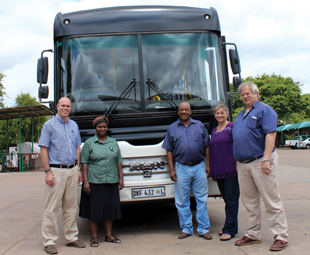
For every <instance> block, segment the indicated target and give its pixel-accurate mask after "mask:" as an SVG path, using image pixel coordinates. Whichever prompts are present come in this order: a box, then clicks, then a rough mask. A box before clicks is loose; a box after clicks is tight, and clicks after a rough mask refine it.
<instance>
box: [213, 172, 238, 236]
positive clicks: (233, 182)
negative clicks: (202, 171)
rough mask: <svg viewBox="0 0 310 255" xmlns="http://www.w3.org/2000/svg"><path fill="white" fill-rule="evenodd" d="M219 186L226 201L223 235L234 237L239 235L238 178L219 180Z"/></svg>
mask: <svg viewBox="0 0 310 255" xmlns="http://www.w3.org/2000/svg"><path fill="white" fill-rule="evenodd" d="M217 185H218V187H219V190H220V192H221V195H222V198H223V199H224V201H225V215H226V220H225V224H224V227H223V229H222V232H223V234H230V235H231V236H232V237H234V236H235V234H237V233H238V210H239V196H240V192H239V183H238V177H233V178H226V179H217Z"/></svg>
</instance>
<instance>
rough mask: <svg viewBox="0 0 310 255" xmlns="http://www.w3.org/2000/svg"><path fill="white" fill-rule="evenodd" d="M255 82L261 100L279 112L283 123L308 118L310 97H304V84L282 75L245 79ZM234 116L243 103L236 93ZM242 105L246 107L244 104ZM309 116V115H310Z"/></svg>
mask: <svg viewBox="0 0 310 255" xmlns="http://www.w3.org/2000/svg"><path fill="white" fill-rule="evenodd" d="M245 81H251V82H253V83H255V84H256V85H257V87H258V89H259V95H260V99H259V100H260V101H261V102H264V103H266V104H268V105H270V106H271V107H272V108H273V109H274V110H275V111H276V112H277V114H278V121H279V122H281V123H297V122H301V121H303V120H305V119H306V118H307V112H308V113H310V97H306V96H305V97H304V98H303V97H302V95H301V89H300V87H301V86H302V84H300V83H299V82H294V81H293V79H292V78H290V77H287V78H285V77H282V76H281V75H275V74H272V75H267V74H263V75H257V76H256V77H255V78H253V77H252V76H249V77H247V78H246V79H244V80H243V82H245ZM232 98H233V100H232V107H233V116H234V117H235V116H237V114H238V113H239V111H240V104H241V103H242V102H241V100H240V96H239V98H237V97H236V96H235V95H234V97H232ZM242 107H244V106H243V105H242ZM308 116H309V115H308Z"/></svg>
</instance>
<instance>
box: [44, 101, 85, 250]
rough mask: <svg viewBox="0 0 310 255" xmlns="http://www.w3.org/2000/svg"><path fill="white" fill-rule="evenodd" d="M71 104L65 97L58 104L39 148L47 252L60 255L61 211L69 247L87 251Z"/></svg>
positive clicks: (77, 141)
mask: <svg viewBox="0 0 310 255" xmlns="http://www.w3.org/2000/svg"><path fill="white" fill-rule="evenodd" d="M70 111H71V102H70V100H69V98H67V97H62V98H60V99H59V101H58V104H57V115H56V116H55V117H53V118H52V119H50V120H48V121H47V122H46V123H45V124H44V126H43V128H42V132H41V137H40V140H39V146H40V148H41V160H42V165H43V168H44V172H45V183H46V185H45V206H44V213H43V222H42V234H43V238H44V242H43V244H44V251H45V252H46V253H47V254H57V249H56V247H55V242H56V240H57V239H58V228H57V215H58V210H59V208H62V216H63V229H64V235H65V238H66V239H67V242H68V243H67V246H68V247H75V248H84V247H85V244H83V243H82V242H81V241H80V240H79V239H78V228H77V224H76V213H77V185H78V182H80V181H81V173H80V170H79V161H80V145H81V137H80V132H79V128H78V126H77V124H76V123H75V122H74V121H73V120H71V119H70V118H69V114H70Z"/></svg>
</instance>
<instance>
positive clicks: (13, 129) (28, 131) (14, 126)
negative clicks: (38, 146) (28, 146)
mask: <svg viewBox="0 0 310 255" xmlns="http://www.w3.org/2000/svg"><path fill="white" fill-rule="evenodd" d="M15 104H16V106H17V107H22V106H29V105H40V104H41V103H40V102H38V101H37V100H36V98H34V97H31V95H30V94H29V93H26V94H24V93H22V92H21V93H20V94H19V95H17V97H16V99H15ZM47 120H48V117H47V116H43V117H35V118H33V119H32V118H22V121H21V142H26V141H32V137H31V136H32V132H33V141H34V142H37V141H38V140H39V132H38V131H40V130H41V129H42V127H43V124H44V123H45V122H46V121H47ZM7 126H8V137H9V139H8V147H10V146H15V145H16V144H18V142H19V118H18V119H11V120H8V122H7V121H6V120H3V121H0V130H1V133H0V148H1V150H5V149H6V144H7Z"/></svg>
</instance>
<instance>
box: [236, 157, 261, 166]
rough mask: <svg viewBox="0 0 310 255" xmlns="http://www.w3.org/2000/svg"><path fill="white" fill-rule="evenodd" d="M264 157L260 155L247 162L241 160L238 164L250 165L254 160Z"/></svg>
mask: <svg viewBox="0 0 310 255" xmlns="http://www.w3.org/2000/svg"><path fill="white" fill-rule="evenodd" d="M263 156H264V155H261V156H258V157H256V158H251V159H247V160H243V161H240V163H244V164H247V163H250V162H252V161H254V160H256V159H259V158H262V157H263Z"/></svg>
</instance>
